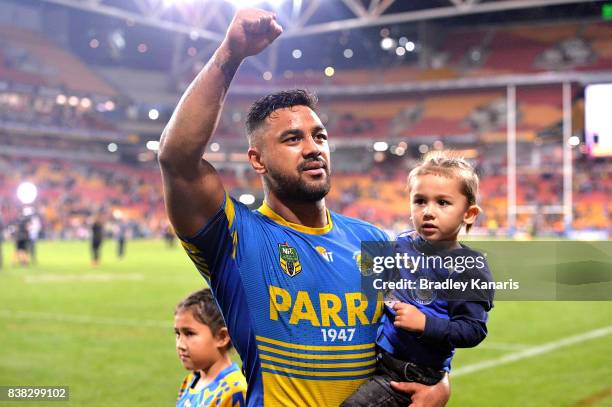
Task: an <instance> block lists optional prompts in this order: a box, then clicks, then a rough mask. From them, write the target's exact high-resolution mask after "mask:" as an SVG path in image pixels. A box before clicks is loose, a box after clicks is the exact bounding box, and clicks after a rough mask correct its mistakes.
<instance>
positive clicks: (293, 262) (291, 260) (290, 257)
mask: <svg viewBox="0 0 612 407" xmlns="http://www.w3.org/2000/svg"><path fill="white" fill-rule="evenodd" d="M278 255H279V262H280V266H281V268H282V269H283V271H284V272H285V273H287V275H288V276H289V277H293V276H295V275H297V274H298V273H299V272H300V271H302V264H301V263H300V256H298V252H297V250H296V249H295V247H291V246H289V243H287V242H285V243H279V244H278Z"/></svg>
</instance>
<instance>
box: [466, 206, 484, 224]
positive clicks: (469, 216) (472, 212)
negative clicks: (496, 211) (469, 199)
mask: <svg viewBox="0 0 612 407" xmlns="http://www.w3.org/2000/svg"><path fill="white" fill-rule="evenodd" d="M481 212H482V209H480V206H478V205H470V206H469V207H468V208H467V211H465V214H464V215H463V223H465V224H466V225H473V224H474V222H476V218H477V217H478V215H480V213H481Z"/></svg>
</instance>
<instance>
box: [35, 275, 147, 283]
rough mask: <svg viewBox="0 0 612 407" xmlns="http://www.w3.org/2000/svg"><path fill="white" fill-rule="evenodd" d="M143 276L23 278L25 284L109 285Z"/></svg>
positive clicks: (46, 276) (40, 276)
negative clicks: (74, 283) (81, 283)
mask: <svg viewBox="0 0 612 407" xmlns="http://www.w3.org/2000/svg"><path fill="white" fill-rule="evenodd" d="M143 280H144V274H142V273H128V274H113V273H92V274H35V275H29V276H25V277H24V281H25V282H26V283H27V284H39V283H73V282H87V283H109V282H112V281H143Z"/></svg>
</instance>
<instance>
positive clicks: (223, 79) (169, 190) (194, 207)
mask: <svg viewBox="0 0 612 407" xmlns="http://www.w3.org/2000/svg"><path fill="white" fill-rule="evenodd" d="M281 33H282V28H281V27H280V25H278V23H277V22H276V18H275V16H274V14H273V13H270V12H267V11H263V10H256V9H243V10H240V11H238V12H237V13H236V15H235V16H234V19H233V20H232V22H231V24H230V26H229V28H228V30H227V33H226V34H225V39H224V40H223V42H222V43H221V45H220V46H219V48H218V49H217V51H216V52H215V54H214V55H213V56H212V58H211V59H210V61H209V62H208V64H206V66H205V67H204V69H202V71H201V72H200V73H199V74H198V76H197V77H196V78H195V79H194V80H193V82H192V83H191V85H189V88H187V90H186V91H185V93H184V94H183V96H182V97H181V100H180V101H179V103H178V105H177V107H176V109H175V110H174V113H173V114H172V117H171V118H170V121H169V122H168V124H167V125H166V128H165V129H164V131H163V133H162V136H161V141H160V148H159V162H160V166H161V170H162V179H163V183H164V199H165V201H166V210H167V211H168V217H169V218H170V221H171V222H172V224H173V226H174V228H175V230H176V231H177V233H178V234H179V235H182V236H191V235H193V234H195V233H196V232H197V231H198V230H199V229H200V228H201V227H202V226H203V225H204V224H205V223H206V222H207V220H208V219H210V218H211V217H212V216H213V215H214V214H215V213H216V212H217V211H218V210H219V208H220V206H221V203H222V202H223V197H224V194H225V192H224V189H223V185H222V184H221V179H220V178H219V175H218V174H217V172H216V171H215V169H214V168H213V166H212V165H211V164H210V163H208V162H207V161H205V160H204V159H202V155H203V154H204V151H205V150H206V146H207V145H208V142H209V140H210V138H211V136H212V134H213V132H214V130H215V127H216V126H217V122H218V121H219V117H220V113H221V108H222V106H223V102H224V100H225V96H226V95H227V91H228V89H229V86H230V83H231V81H232V79H233V77H234V75H235V74H236V71H237V70H238V67H239V66H240V63H241V62H242V60H243V59H244V58H246V57H248V56H250V55H256V54H258V53H259V52H261V51H262V50H263V49H264V48H266V47H267V46H268V45H269V44H270V43H271V42H272V41H274V40H275V39H276V37H278V36H279V35H280V34H281Z"/></svg>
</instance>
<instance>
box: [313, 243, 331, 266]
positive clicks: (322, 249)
mask: <svg viewBox="0 0 612 407" xmlns="http://www.w3.org/2000/svg"><path fill="white" fill-rule="evenodd" d="M315 250H316V251H317V253H319V254H320V255H321V256H322V257H323V258H324V259H325V260H327V261H328V262H330V263H331V262H333V261H334V254H333V253H332V252H328V251H327V249H326V248H325V247H323V246H317V247H315Z"/></svg>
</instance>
